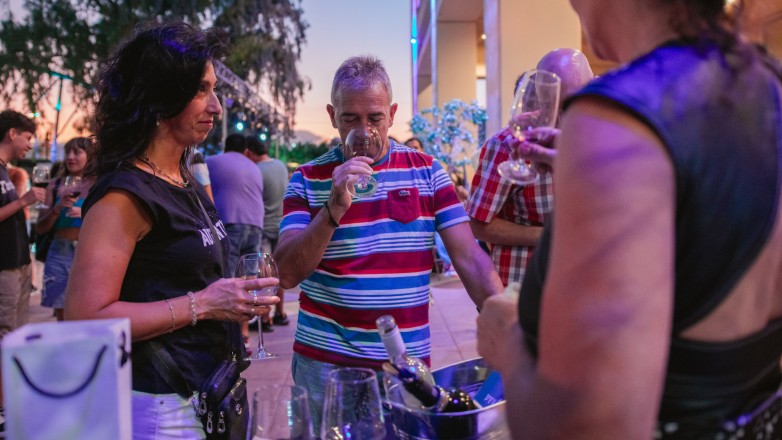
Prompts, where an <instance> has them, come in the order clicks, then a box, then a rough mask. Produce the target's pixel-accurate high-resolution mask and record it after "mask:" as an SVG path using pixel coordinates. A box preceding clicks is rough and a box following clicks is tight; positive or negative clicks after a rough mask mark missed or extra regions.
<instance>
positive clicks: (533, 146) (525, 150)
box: [508, 127, 560, 173]
mask: <svg viewBox="0 0 782 440" xmlns="http://www.w3.org/2000/svg"><path fill="white" fill-rule="evenodd" d="M508 130H510V129H508ZM559 133H560V131H559V129H556V128H552V127H541V128H536V129H533V130H532V136H530V139H527V140H524V141H520V140H518V138H516V137H514V138H513V139H512V140H511V141H510V142H509V145H510V148H511V153H510V156H511V159H512V160H518V161H529V162H532V166H533V167H534V168H535V169H536V170H537V171H538V172H541V173H544V172H545V173H550V172H551V171H552V170H553V168H554V160H555V159H556V158H557V150H555V149H554V141H555V140H556V138H557V136H559ZM532 139H535V140H534V141H533V140H532Z"/></svg>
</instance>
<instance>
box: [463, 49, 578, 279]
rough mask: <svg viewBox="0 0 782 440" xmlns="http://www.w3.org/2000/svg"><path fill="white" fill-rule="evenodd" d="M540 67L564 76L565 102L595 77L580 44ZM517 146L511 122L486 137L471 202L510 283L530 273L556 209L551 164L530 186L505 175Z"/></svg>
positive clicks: (474, 222)
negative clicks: (501, 167)
mask: <svg viewBox="0 0 782 440" xmlns="http://www.w3.org/2000/svg"><path fill="white" fill-rule="evenodd" d="M537 68H538V69H542V70H547V71H549V72H553V73H555V74H557V76H559V78H560V80H561V83H560V86H561V90H560V92H561V93H560V99H561V101H560V102H564V99H565V97H567V96H569V95H571V94H572V93H573V92H575V91H577V90H578V89H580V88H581V87H583V86H584V85H585V84H586V83H588V82H589V81H590V80H591V79H592V78H593V74H592V69H591V68H590V67H589V62H588V61H587V59H586V57H585V56H584V54H582V53H581V52H579V51H578V50H576V49H566V48H562V49H555V50H553V51H551V52H549V53H547V54H546V55H544V56H543V58H541V60H540V61H539V62H538V66H537ZM520 80H521V77H519V78H518V79H517V80H516V88H518V85H519V81H520ZM515 91H516V90H514V93H515ZM527 145H528V144H526V143H525V146H527ZM537 147H538V148H541V149H542V148H544V147H542V146H537ZM513 148H519V141H518V139H516V137H515V136H514V135H513V133H512V130H511V129H510V128H508V127H505V128H503V129H502V130H500V131H499V132H498V133H497V134H495V135H494V136H492V137H491V138H489V140H487V141H486V143H485V144H484V145H483V148H481V155H480V162H479V164H478V168H477V170H476V172H475V176H473V179H472V186H471V188H470V202H469V204H468V208H467V213H468V214H469V215H470V226H471V227H472V232H473V233H474V234H475V237H476V238H478V239H479V240H481V241H483V242H485V243H487V244H488V245H489V247H490V250H491V258H492V261H493V262H494V267H496V268H497V272H498V273H499V274H500V279H501V280H502V284H503V285H505V286H507V285H508V284H509V283H512V282H516V283H521V281H522V280H523V279H524V271H525V270H526V267H527V265H528V264H529V261H530V259H531V258H532V254H533V252H534V250H535V245H536V244H537V242H538V239H539V238H540V234H541V233H542V232H543V225H544V224H546V223H548V222H549V221H550V218H551V213H552V210H553V209H554V181H553V177H552V174H551V169H550V168H549V169H540V168H539V170H540V179H539V180H538V181H537V182H535V183H534V184H532V185H526V186H520V185H517V184H515V183H513V182H511V181H510V180H508V179H505V178H503V177H502V176H500V174H499V172H498V171H497V168H498V167H499V165H500V164H501V163H503V162H505V161H506V160H510V157H511V156H510V155H511V149H513ZM551 151H554V150H551Z"/></svg>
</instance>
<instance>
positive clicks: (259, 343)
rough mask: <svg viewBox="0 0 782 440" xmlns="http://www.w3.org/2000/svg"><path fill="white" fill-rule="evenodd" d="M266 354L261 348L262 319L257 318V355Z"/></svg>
mask: <svg viewBox="0 0 782 440" xmlns="http://www.w3.org/2000/svg"><path fill="white" fill-rule="evenodd" d="M261 352H266V349H265V348H263V318H262V317H261V316H259V317H258V353H259V354H260V353H261Z"/></svg>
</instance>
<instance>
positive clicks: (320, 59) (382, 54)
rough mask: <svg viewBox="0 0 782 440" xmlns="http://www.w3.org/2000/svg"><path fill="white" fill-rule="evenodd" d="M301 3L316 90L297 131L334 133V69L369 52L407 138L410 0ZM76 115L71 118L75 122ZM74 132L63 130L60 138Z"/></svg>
mask: <svg viewBox="0 0 782 440" xmlns="http://www.w3.org/2000/svg"><path fill="white" fill-rule="evenodd" d="M6 1H7V2H8V3H7V5H8V7H9V8H10V11H12V13H13V14H14V16H15V18H16V19H17V20H18V19H19V17H21V16H23V15H24V14H25V13H24V8H23V4H24V0H6ZM3 3H4V2H3V1H2V0H0V16H2V17H3V18H5V17H6V16H7V14H8V11H9V9H8V8H5V7H2V5H3ZM301 5H302V8H303V9H304V18H305V20H306V21H307V22H308V23H309V25H310V26H309V28H308V29H307V32H306V37H307V43H306V45H305V46H304V47H303V50H302V55H301V61H300V63H299V69H300V72H301V73H302V75H304V76H305V77H308V78H309V79H310V81H311V83H312V88H311V89H310V90H308V91H307V92H306V93H305V96H304V99H303V100H302V101H300V102H299V105H298V110H297V116H296V127H295V129H296V130H306V131H309V132H312V133H314V134H315V135H316V136H317V137H320V138H324V139H327V138H331V137H334V136H336V134H337V133H336V130H335V129H334V128H332V127H331V122H330V121H329V117H328V114H327V113H326V104H328V103H329V102H330V94H331V80H332V78H333V75H334V72H335V71H336V69H337V67H339V65H340V63H341V62H342V61H344V60H345V59H346V58H348V57H350V56H354V55H365V54H370V55H375V56H377V57H379V58H380V59H381V60H383V62H384V63H385V65H386V69H387V70H388V74H389V76H390V78H391V84H392V88H393V92H394V101H395V102H397V103H398V104H399V110H398V111H397V114H396V118H395V121H394V126H393V127H392V128H391V130H390V132H389V134H390V135H392V136H395V137H397V139H399V140H404V139H406V138H407V137H409V136H410V132H409V125H408V123H409V121H410V119H411V117H412V97H411V82H412V81H411V77H410V68H411V67H410V62H411V61H410V60H411V56H410V31H409V30H410V3H409V1H408V0H302V3H301ZM66 92H67V87H66ZM51 95H54V93H51ZM49 101H56V96H51V97H49ZM71 113H73V106H72V104H70V100H69V99H64V100H63V111H62V115H61V121H63V120H67V119H68V116H70V114H71ZM46 116H47V117H48V119H52V124H53V119H54V112H53V111H51V110H50V111H48V112H46ZM76 119H77V118H71V121H73V120H76ZM73 135H74V134H72V133H69V132H68V131H67V130H66V131H64V132H63V133H62V135H61V137H60V142H62V141H63V140H67V139H68V138H69V137H71V136H73Z"/></svg>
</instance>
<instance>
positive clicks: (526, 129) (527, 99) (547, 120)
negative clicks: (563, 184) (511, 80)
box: [497, 69, 560, 185]
mask: <svg viewBox="0 0 782 440" xmlns="http://www.w3.org/2000/svg"><path fill="white" fill-rule="evenodd" d="M559 94H560V79H559V77H558V76H557V75H556V74H554V73H552V72H548V71H546V70H540V69H533V70H528V71H526V72H524V74H523V75H522V77H521V80H520V81H519V87H518V89H517V90H516V95H515V96H514V98H513V105H511V109H510V121H509V123H508V125H509V128H510V130H511V132H512V133H513V135H514V136H515V137H516V139H518V140H519V141H521V142H536V141H538V140H539V139H536V133H537V131H538V130H537V129H538V128H543V127H554V125H555V124H556V122H557V112H558V110H559ZM497 171H499V173H500V175H501V176H502V177H504V178H506V179H508V180H510V181H511V182H513V183H515V184H518V185H531V184H533V183H535V182H537V181H538V179H539V178H540V175H539V174H538V172H537V171H535V169H534V168H532V167H531V166H529V164H527V161H526V160H524V158H523V157H520V156H519V152H518V150H517V149H512V150H511V158H510V160H506V161H505V162H503V163H501V164H500V165H499V167H497Z"/></svg>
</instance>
